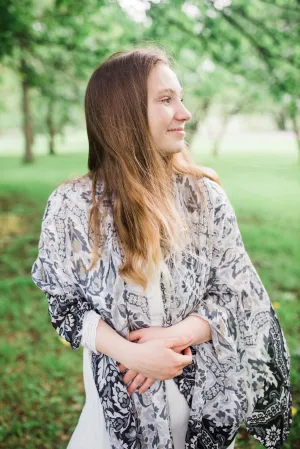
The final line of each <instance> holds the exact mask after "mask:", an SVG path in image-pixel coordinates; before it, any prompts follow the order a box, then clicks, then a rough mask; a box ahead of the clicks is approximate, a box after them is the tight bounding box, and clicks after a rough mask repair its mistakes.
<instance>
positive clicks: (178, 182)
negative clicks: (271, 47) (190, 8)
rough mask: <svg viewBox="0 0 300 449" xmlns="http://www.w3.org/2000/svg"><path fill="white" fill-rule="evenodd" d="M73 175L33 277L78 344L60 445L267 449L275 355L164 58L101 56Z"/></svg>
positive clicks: (280, 358)
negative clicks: (80, 380) (243, 440)
mask: <svg viewBox="0 0 300 449" xmlns="http://www.w3.org/2000/svg"><path fill="white" fill-rule="evenodd" d="M85 113H86V123H87V133H88V139H89V158H88V167H89V172H88V174H87V175H85V176H83V177H81V178H79V179H77V180H75V181H72V182H67V183H64V184H63V185H61V186H59V187H58V188H57V189H55V191H54V192H53V193H52V194H51V195H50V197H49V200H48V203H47V206H46V210H45V213H44V217H43V222H42V231H41V237H40V244H39V255H38V258H37V260H36V261H35V263H34V265H33V268H32V278H33V280H34V282H35V283H36V284H37V285H38V287H39V288H40V289H41V290H43V292H44V293H45V294H46V296H47V299H48V302H49V312H50V316H51V320H52V324H53V326H54V327H55V328H56V330H57V332H58V333H59V335H60V336H61V337H63V338H64V339H66V340H67V341H68V342H70V344H71V347H72V348H73V349H76V348H78V347H79V346H80V345H82V346H83V347H84V381H85V389H86V404H85V406H84V409H83V411H82V414H81V417H80V420H79V423H78V425H77V428H76V430H75V432H74V434H73V436H72V439H71V441H70V443H69V446H68V449H81V448H82V449H83V448H84V449H98V448H99V449H110V448H113V449H115V448H120V449H121V448H141V449H144V448H150V447H151V448H155V449H158V448H159V449H161V448H164V449H167V448H168V449H171V448H175V449H183V448H184V447H185V448H186V449H190V448H199V449H225V448H229V447H230V448H232V447H233V442H234V438H235V436H236V434H237V432H238V429H239V427H240V426H241V425H242V424H243V423H244V424H245V425H246V428H247V430H248V431H249V432H250V433H251V434H252V435H253V436H254V437H255V438H256V439H257V440H258V441H260V442H261V443H263V444H264V445H265V447H267V448H269V449H270V448H274V449H275V448H279V447H281V445H282V443H283V442H284V441H285V440H286V438H287V435H288V431H289V428H290V424H291V413H290V411H291V396H290V384H289V354H288V349H287V346H286V342H285V338H284V336H283V333H282V330H281V328H280V326H279V324H278V320H277V318H276V316H275V314H274V311H273V308H272V305H271V303H270V300H269V297H268V295H267V293H266V291H265V289H264V287H263V285H262V283H261V281H260V279H259V277H258V275H257V273H256V271H255V269H254V267H253V265H252V264H251V262H250V260H249V257H248V256H247V253H246V251H245V248H244V245H243V242H242V239H241V236H240V232H239V229H238V226H237V222H236V217H235V214H234V211H233V209H232V207H231V205H230V202H229V200H228V198H227V196H226V194H225V192H224V190H223V189H222V187H221V186H220V185H219V182H218V179H217V177H216V175H215V174H214V173H213V172H212V171H209V170H204V169H201V168H200V167H197V166H196V165H195V164H193V163H192V161H191V160H190V158H189V156H188V152H187V149H186V146H185V142H184V126H185V124H186V122H188V121H189V120H190V118H191V114H190V113H189V111H188V110H187V109H186V108H185V106H184V105H183V103H182V87H181V85H180V83H179V81H178V79H177V76H176V74H175V73H174V71H173V70H172V67H171V65H170V62H169V60H168V59H167V57H166V56H165V55H164V53H163V52H162V51H160V50H157V49H136V50H133V51H130V52H120V53H116V54H114V55H112V56H111V57H110V58H108V60H106V61H105V62H104V63H103V64H102V65H101V66H100V67H98V68H97V69H96V71H95V72H94V73H93V75H92V77H91V79H90V81H89V83H88V87H87V91H86V97H85Z"/></svg>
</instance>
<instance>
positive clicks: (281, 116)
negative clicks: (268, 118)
mask: <svg viewBox="0 0 300 449" xmlns="http://www.w3.org/2000/svg"><path fill="white" fill-rule="evenodd" d="M274 118H275V123H276V126H277V129H279V131H286V129H287V127H286V119H287V117H286V111H285V110H284V108H282V109H281V110H280V111H279V112H278V113H277V114H276V113H275V114H274Z"/></svg>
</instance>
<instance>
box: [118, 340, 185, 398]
mask: <svg viewBox="0 0 300 449" xmlns="http://www.w3.org/2000/svg"><path fill="white" fill-rule="evenodd" d="M183 354H184V355H187V356H189V357H191V356H192V352H191V349H190V347H187V348H185V349H184V351H183ZM119 369H120V371H121V372H122V371H124V370H126V367H125V366H124V365H122V363H120V364H119ZM123 382H124V384H125V385H128V384H130V385H129V386H128V388H127V391H128V394H129V396H131V394H132V393H133V392H134V391H135V390H136V389H137V388H138V387H140V388H139V394H142V393H144V392H145V391H146V390H148V388H150V387H151V385H153V384H154V382H155V379H151V378H149V377H148V378H147V377H145V376H143V375H142V374H139V373H138V372H137V371H134V370H128V371H127V372H126V374H124V376H123Z"/></svg>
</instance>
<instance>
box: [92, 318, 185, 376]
mask: <svg viewBox="0 0 300 449" xmlns="http://www.w3.org/2000/svg"><path fill="white" fill-rule="evenodd" d="M191 341H192V337H191V335H190V334H187V335H186V336H176V337H169V338H167V337H165V338H163V339H153V340H151V341H148V342H146V343H144V344H141V345H137V344H135V343H132V342H130V341H128V340H126V339H125V338H123V337H121V336H120V335H119V334H118V333H117V332H116V331H115V330H114V329H112V328H111V327H110V326H109V325H108V324H107V323H106V322H105V321H103V320H99V323H98V326H97V330H96V349H97V351H98V352H102V353H104V354H106V355H108V356H109V357H111V358H112V359H114V360H118V361H119V362H121V363H122V364H123V365H125V366H126V367H127V368H129V369H131V370H134V371H137V372H139V373H141V375H143V376H145V377H151V378H152V379H158V380H166V379H172V378H173V377H175V376H178V375H179V374H181V372H182V370H183V368H184V367H185V366H187V365H189V364H190V363H192V357H191V355H182V354H177V353H176V352H174V351H173V350H172V348H174V347H176V346H180V347H182V348H183V349H184V348H187V347H188V346H190V345H191Z"/></svg>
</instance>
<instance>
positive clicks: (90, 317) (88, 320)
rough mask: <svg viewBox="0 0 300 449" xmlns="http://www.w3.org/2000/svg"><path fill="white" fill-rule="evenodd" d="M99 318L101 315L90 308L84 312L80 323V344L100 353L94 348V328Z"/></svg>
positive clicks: (95, 328)
mask: <svg viewBox="0 0 300 449" xmlns="http://www.w3.org/2000/svg"><path fill="white" fill-rule="evenodd" d="M100 319H101V317H100V315H99V314H98V313H96V312H95V311H94V310H90V311H88V312H86V313H85V315H84V317H83V323H82V339H81V344H82V346H84V347H85V348H88V349H89V350H90V351H92V352H94V353H95V354H100V352H98V351H97V349H96V330H97V326H98V323H99V320H100Z"/></svg>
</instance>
